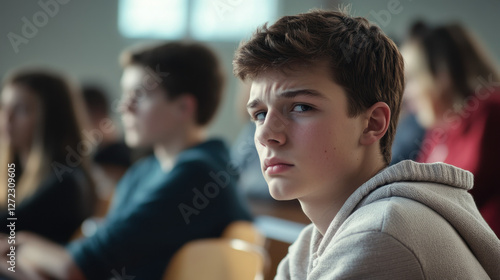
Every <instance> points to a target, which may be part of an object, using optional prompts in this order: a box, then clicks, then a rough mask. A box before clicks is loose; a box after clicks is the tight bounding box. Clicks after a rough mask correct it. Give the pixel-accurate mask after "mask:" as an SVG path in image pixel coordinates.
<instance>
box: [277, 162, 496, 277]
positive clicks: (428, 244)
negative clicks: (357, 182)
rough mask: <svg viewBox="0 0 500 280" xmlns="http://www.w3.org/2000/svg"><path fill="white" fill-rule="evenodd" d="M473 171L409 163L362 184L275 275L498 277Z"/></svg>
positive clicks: (307, 234)
mask: <svg viewBox="0 0 500 280" xmlns="http://www.w3.org/2000/svg"><path fill="white" fill-rule="evenodd" d="M473 181H474V180H473V175H472V173H470V172H467V171H465V170H462V169H459V168H456V167H454V166H451V165H447V164H443V163H434V164H421V163H416V162H413V161H403V162H400V163H398V164H396V165H393V166H391V167H388V168H386V169H384V170H383V171H381V172H380V173H378V174H377V175H376V176H374V177H373V178H372V179H370V180H369V181H367V182H366V183H364V184H363V185H362V186H361V187H359V188H358V189H357V190H356V191H355V192H354V193H353V194H352V195H351V196H350V197H349V198H348V199H347V201H346V202H345V204H344V205H343V206H342V209H341V210H340V211H339V213H338V214H337V215H336V216H335V218H334V219H333V221H332V223H331V224H330V226H329V227H328V230H327V232H326V233H325V236H322V235H321V233H319V232H318V230H317V229H316V228H315V227H314V225H312V224H311V225H309V226H308V227H306V228H305V229H304V230H303V231H302V233H301V235H300V236H299V238H298V239H297V241H296V242H295V243H294V244H293V245H292V246H290V249H289V253H288V255H287V256H286V257H285V258H284V259H283V261H282V262H281V263H280V265H279V267H278V274H277V276H276V278H275V279H279V280H281V279H298V280H306V279H311V280H312V279H325V280H326V279H328V280H331V279H367V278H370V279H500V240H499V239H498V238H497V237H496V235H495V234H494V233H493V231H492V230H491V229H490V228H489V227H488V225H487V224H486V222H485V221H484V220H483V218H482V217H481V215H480V213H479V211H478V210H477V207H476V205H475V203H474V201H473V198H472V196H471V195H470V194H469V193H468V192H467V190H470V189H471V188H472V185H473Z"/></svg>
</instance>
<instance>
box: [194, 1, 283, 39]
mask: <svg viewBox="0 0 500 280" xmlns="http://www.w3.org/2000/svg"><path fill="white" fill-rule="evenodd" d="M192 4H193V6H192V7H193V9H192V11H191V12H192V13H191V17H190V19H191V22H190V31H191V32H190V33H191V36H192V37H193V38H194V39H197V40H204V41H239V40H241V39H243V38H248V37H250V35H251V34H252V32H254V31H255V29H256V28H257V27H258V26H261V25H263V24H264V23H266V22H271V23H272V22H273V21H274V20H275V19H276V16H277V11H278V4H279V3H278V0H253V1H248V0H194V1H193V2H192Z"/></svg>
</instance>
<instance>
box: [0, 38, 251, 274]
mask: <svg viewBox="0 0 500 280" xmlns="http://www.w3.org/2000/svg"><path fill="white" fill-rule="evenodd" d="M122 64H123V67H124V71H123V76H122V80H121V85H122V89H123V93H122V98H123V100H122V103H121V106H120V108H121V113H122V122H123V124H124V128H125V142H126V143H127V145H129V146H131V147H150V146H152V147H154V154H153V155H151V156H149V157H146V158H144V159H142V160H140V161H138V162H137V163H135V164H134V165H133V166H132V167H131V168H130V169H129V170H128V171H127V173H126V174H125V175H124V176H123V178H122V179H121V180H120V182H119V183H118V185H117V187H116V190H115V192H114V196H113V201H112V204H111V207H110V210H109V211H108V212H107V215H106V218H105V221H104V223H103V224H102V225H101V226H99V228H98V229H97V231H96V232H95V234H94V235H92V236H91V237H88V238H82V239H80V240H76V241H74V242H71V243H70V244H69V245H68V246H66V247H62V246H58V245H57V244H54V243H51V242H48V241H47V240H45V239H43V238H40V237H39V236H36V235H31V234H24V233H22V232H20V233H19V232H18V233H17V240H18V243H19V245H18V246H19V247H20V248H19V250H18V252H16V254H17V256H18V260H19V261H18V262H17V266H16V274H14V275H13V273H10V274H8V275H10V276H14V277H16V278H19V279H23V280H24V279H40V277H41V276H49V277H51V279H91V280H97V279H109V278H111V277H117V276H116V274H118V275H122V276H123V274H121V273H126V276H123V277H124V278H129V277H130V278H136V279H151V280H154V279H161V278H162V275H163V273H164V271H165V269H166V268H167V265H168V263H169V261H170V258H171V257H172V256H173V255H174V253H175V252H176V251H177V250H178V249H179V248H181V247H182V246H183V245H184V244H185V243H187V242H189V241H191V240H194V239H199V238H213V237H219V236H220V235H221V234H222V232H223V230H224V229H225V228H226V227H227V226H228V225H229V224H230V223H231V222H233V221H237V220H250V219H251V216H250V214H249V212H248V210H247V208H246V207H245V205H244V204H243V201H242V198H241V197H240V195H239V194H238V191H237V189H236V177H237V174H236V173H237V172H236V170H234V168H232V167H231V165H230V157H229V150H228V148H227V146H226V144H225V143H224V142H223V141H222V140H219V139H209V138H208V136H207V129H208V125H209V124H210V122H211V120H212V119H213V117H214V115H215V114H216V112H217V108H218V106H219V104H220V103H221V102H220V101H221V99H222V92H223V85H224V76H223V73H222V69H221V67H220V63H219V61H218V59H217V57H216V56H215V54H214V53H213V52H212V51H211V50H210V49H208V48H207V47H205V46H204V45H201V44H197V43H185V42H170V43H164V44H161V45H157V46H153V47H147V48H141V49H136V50H129V51H127V52H125V53H124V55H123V57H122ZM5 242H6V240H5V237H4V239H0V243H5ZM2 255H3V256H4V258H5V257H7V254H6V253H5V254H2ZM21 260H22V261H21ZM2 264H3V266H1V267H0V269H2V271H3V272H4V273H9V272H8V271H7V269H8V267H6V265H7V262H6V261H5V259H4V260H1V261H0V265H2ZM17 271H20V272H21V273H22V274H18V273H17Z"/></svg>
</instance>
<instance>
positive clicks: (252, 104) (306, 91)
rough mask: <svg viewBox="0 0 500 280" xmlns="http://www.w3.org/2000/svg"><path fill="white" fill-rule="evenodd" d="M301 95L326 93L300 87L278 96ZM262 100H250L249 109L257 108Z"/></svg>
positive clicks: (322, 96)
mask: <svg viewBox="0 0 500 280" xmlns="http://www.w3.org/2000/svg"><path fill="white" fill-rule="evenodd" d="M300 95H303V96H313V97H319V98H325V96H324V95H322V94H321V93H319V92H318V91H316V90H312V89H298V90H289V91H283V92H280V93H279V94H278V97H279V98H295V97H297V96H300ZM261 102H262V100H260V99H259V98H257V99H254V100H252V101H251V102H248V104H247V109H252V108H255V107H257V105H258V104H259V103H261Z"/></svg>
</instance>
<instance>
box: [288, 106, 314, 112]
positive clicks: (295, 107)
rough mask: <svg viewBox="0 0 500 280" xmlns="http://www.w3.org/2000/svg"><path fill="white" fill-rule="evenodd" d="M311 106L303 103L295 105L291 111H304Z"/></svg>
mask: <svg viewBox="0 0 500 280" xmlns="http://www.w3.org/2000/svg"><path fill="white" fill-rule="evenodd" d="M311 109H312V107H311V106H308V105H304V104H299V105H295V106H294V107H293V109H292V111H293V112H305V111H309V110H311Z"/></svg>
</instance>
